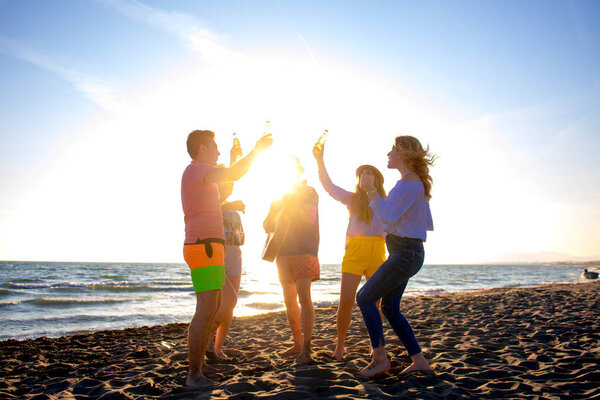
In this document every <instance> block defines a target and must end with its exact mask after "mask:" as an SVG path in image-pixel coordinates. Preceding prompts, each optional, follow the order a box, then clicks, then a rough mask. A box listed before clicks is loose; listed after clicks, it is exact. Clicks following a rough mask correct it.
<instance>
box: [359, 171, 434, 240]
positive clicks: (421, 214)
mask: <svg viewBox="0 0 600 400" xmlns="http://www.w3.org/2000/svg"><path fill="white" fill-rule="evenodd" d="M370 205H371V209H372V210H374V211H375V212H376V213H377V215H378V216H379V219H381V221H382V222H383V223H384V224H385V231H386V232H387V233H391V234H393V235H397V236H404V237H409V238H415V239H422V240H423V241H425V240H426V239H427V231H432V230H433V218H432V217H431V209H430V208H429V201H427V199H426V198H425V189H424V188H423V183H422V182H421V181H402V180H400V181H398V182H397V183H396V186H394V188H393V189H392V190H391V191H390V193H389V194H388V196H387V198H386V199H385V200H384V199H382V198H381V196H379V195H377V196H376V197H375V198H374V199H373V200H371V203H370Z"/></svg>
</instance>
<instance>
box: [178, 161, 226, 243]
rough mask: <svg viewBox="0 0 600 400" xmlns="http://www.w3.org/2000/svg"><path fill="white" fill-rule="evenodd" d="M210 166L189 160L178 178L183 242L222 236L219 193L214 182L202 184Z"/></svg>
mask: <svg viewBox="0 0 600 400" xmlns="http://www.w3.org/2000/svg"><path fill="white" fill-rule="evenodd" d="M213 168H214V167H213V166H212V165H210V164H206V163H200V162H197V161H192V162H191V164H190V165H188V166H187V168H186V169H185V171H183V176H182V177H181V204H182V205H183V214H184V220H185V243H195V242H196V240H198V239H200V240H203V239H208V238H215V239H225V232H224V229H223V215H222V214H221V195H220V194H219V187H218V186H217V184H216V183H204V176H205V175H206V174H207V173H208V172H210V171H211V170H212V169H213Z"/></svg>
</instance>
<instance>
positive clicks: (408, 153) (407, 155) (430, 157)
mask: <svg viewBox="0 0 600 400" xmlns="http://www.w3.org/2000/svg"><path fill="white" fill-rule="evenodd" d="M395 143H396V146H395V149H396V151H397V152H399V153H400V155H401V156H402V158H403V159H404V162H405V163H406V165H407V166H408V168H410V169H411V171H413V172H414V173H416V174H417V175H418V176H419V179H421V182H422V183H423V188H424V189H425V198H426V199H427V200H430V199H431V186H432V185H433V178H432V177H431V175H429V167H430V166H432V165H433V163H434V161H435V160H436V159H437V156H436V155H435V154H432V153H430V152H429V146H427V148H425V149H424V148H423V146H422V145H421V142H419V140H418V139H417V138H415V137H413V136H408V135H403V136H398V137H396V140H395Z"/></svg>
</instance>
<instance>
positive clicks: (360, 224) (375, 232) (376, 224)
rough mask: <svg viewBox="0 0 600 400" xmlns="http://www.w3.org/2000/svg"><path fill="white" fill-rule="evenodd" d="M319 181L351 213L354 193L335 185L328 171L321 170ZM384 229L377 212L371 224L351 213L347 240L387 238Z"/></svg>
mask: <svg viewBox="0 0 600 400" xmlns="http://www.w3.org/2000/svg"><path fill="white" fill-rule="evenodd" d="M319 180H320V181H321V184H322V185H323V188H324V189H325V191H326V192H327V193H328V194H329V195H330V196H331V197H333V198H334V199H335V200H337V201H339V202H340V203H343V204H344V205H345V206H346V207H347V208H348V212H350V200H351V199H352V196H353V195H354V193H352V192H348V191H347V190H344V189H342V188H341V187H339V186H336V185H334V184H333V182H332V181H331V178H330V177H329V174H327V171H326V170H324V169H321V170H319ZM384 228H385V225H384V224H383V222H381V220H380V219H379V217H378V216H377V214H376V213H375V212H373V219H372V220H371V223H370V224H367V223H366V222H364V221H361V220H360V219H359V218H358V217H357V216H356V215H353V214H352V213H350V218H349V220H348V228H347V229H346V239H349V238H353V237H357V236H381V237H385V235H386V233H385V230H384Z"/></svg>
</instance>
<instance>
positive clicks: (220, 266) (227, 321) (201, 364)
mask: <svg viewBox="0 0 600 400" xmlns="http://www.w3.org/2000/svg"><path fill="white" fill-rule="evenodd" d="M272 142H273V139H272V137H271V135H263V136H262V137H261V138H260V139H259V140H258V141H257V142H256V144H255V146H254V148H253V149H252V150H251V151H250V152H249V153H248V155H246V156H245V157H243V158H242V154H241V149H240V148H239V147H236V146H234V148H232V150H231V153H230V156H231V159H230V160H231V161H230V166H229V167H225V166H222V165H220V166H218V165H217V160H218V157H219V155H220V153H219V151H218V148H217V145H216V143H215V134H214V133H213V132H212V131H193V132H191V133H190V134H189V135H188V139H187V149H188V153H189V155H190V157H191V158H192V161H191V163H190V165H189V166H188V167H187V168H186V170H185V171H184V173H183V177H182V186H181V197H182V205H183V211H184V216H185V231H186V236H185V243H184V249H183V254H184V259H185V261H186V263H187V264H188V266H189V267H190V271H191V276H192V282H193V286H194V291H195V293H196V311H195V313H194V316H193V318H192V320H191V322H190V325H189V331H188V356H189V371H188V376H187V380H186V384H187V385H188V386H200V385H204V384H207V383H210V380H209V379H208V378H207V377H206V375H205V373H206V371H207V368H209V367H208V366H207V365H206V362H205V360H206V355H207V354H208V355H211V356H214V357H217V358H225V357H226V355H225V354H224V352H223V350H222V346H223V343H224V342H225V338H226V336H227V332H228V331H229V327H230V325H231V321H232V317H233V309H234V307H235V304H236V301H237V292H238V290H239V286H240V279H241V264H242V261H241V251H240V246H241V245H242V244H243V242H244V233H243V229H242V226H241V220H240V218H239V212H243V211H244V204H243V203H242V202H241V201H234V202H227V198H228V197H229V195H230V194H231V191H232V187H233V186H232V185H233V182H235V181H237V180H239V179H240V178H242V177H243V176H244V175H245V174H246V173H247V172H248V171H249V169H250V167H251V165H252V163H253V161H254V160H255V158H256V157H257V156H258V155H259V154H260V153H261V152H263V151H264V150H266V149H267V148H269V147H270V146H271V144H272ZM324 153H325V146H324V144H321V143H318V144H316V145H315V147H314V148H313V155H314V157H315V159H316V162H317V166H318V169H319V180H320V181H321V184H322V185H323V188H324V189H325V191H326V192H327V193H328V194H329V195H330V196H331V197H332V198H334V199H335V200H337V201H339V202H341V203H342V204H344V205H345V206H346V207H347V209H348V211H349V215H350V216H349V221H348V228H347V231H346V250H345V253H344V258H343V260H342V268H341V290H340V301H339V306H338V310H337V343H336V347H335V350H334V353H333V355H332V356H333V357H334V358H335V359H336V360H339V361H342V360H343V358H344V343H345V338H346V333H347V330H348V327H349V325H350V321H351V318H352V307H353V305H354V299H355V298H356V301H357V303H358V306H359V308H360V311H361V313H362V316H363V319H364V322H365V325H366V327H367V331H368V334H369V338H370V342H371V347H372V360H371V362H370V363H369V364H368V365H367V366H366V367H365V368H364V369H363V370H361V371H360V374H361V375H362V376H365V377H374V376H377V375H380V374H382V373H385V372H386V371H388V370H389V369H390V366H391V364H390V361H389V359H388V357H387V353H386V350H385V338H384V335H383V326H382V314H383V316H385V317H386V319H387V320H388V321H389V323H390V325H391V326H392V328H393V329H394V331H395V333H396V334H397V335H398V337H399V338H400V340H401V341H402V343H403V344H404V346H405V347H406V350H407V352H408V355H409V356H410V357H411V359H412V364H411V365H409V366H408V367H406V368H405V369H404V370H403V371H402V372H403V373H408V372H412V371H427V370H429V369H430V366H429V364H428V362H427V360H426V359H425V357H424V355H423V352H422V350H421V348H420V346H419V343H418V341H417V339H416V337H415V335H414V333H413V330H412V328H411V326H410V324H409V322H408V321H407V320H406V318H405V317H404V316H403V315H402V313H401V312H400V301H401V298H402V295H403V293H404V290H405V288H406V285H407V282H408V280H409V278H411V277H412V276H413V275H415V274H416V273H417V272H418V271H419V270H420V268H421V266H422V265H423V259H424V249H423V242H424V241H425V240H426V238H427V231H431V230H433V222H432V217H431V211H430V208H429V199H430V198H431V185H432V178H431V175H430V174H429V167H430V166H431V165H432V164H433V162H434V160H435V156H433V155H432V154H431V153H430V152H429V149H428V148H423V146H422V145H421V143H420V142H419V140H417V139H416V138H414V137H412V136H398V137H396V138H395V141H394V145H393V146H392V150H391V151H390V152H389V153H388V165H387V166H388V168H391V169H396V170H398V171H399V172H400V175H401V179H400V180H399V181H398V182H397V183H396V185H395V186H394V187H393V188H392V190H391V191H390V192H389V193H388V194H386V191H385V189H384V187H383V183H384V178H383V175H382V174H381V172H380V171H379V170H378V169H377V168H375V167H374V166H372V165H361V166H360V167H358V168H357V170H356V177H357V178H358V183H357V185H356V188H355V190H354V191H353V192H350V191H347V190H344V189H342V188H340V187H338V186H336V185H335V184H334V183H333V182H332V181H331V178H330V177H329V174H328V173H327V169H326V167H325V162H324ZM281 219H286V222H287V234H286V236H285V240H284V242H283V244H282V245H281V248H280V249H279V251H278V255H277V258H276V264H277V271H278V275H279V281H280V283H281V287H282V290H283V297H284V302H285V306H286V312H287V318H288V323H289V325H290V328H291V331H292V338H293V345H292V347H291V348H290V349H288V350H286V351H285V352H283V353H282V355H283V356H290V355H294V356H296V362H297V363H299V364H305V363H308V362H310V361H311V339H312V331H313V326H314V319H315V312H314V307H313V303H312V298H311V284H312V282H314V281H315V280H318V279H319V278H320V264H319V259H318V250H319V213H318V195H317V192H316V191H315V189H314V188H312V187H310V186H309V185H308V184H307V182H306V180H300V179H298V182H297V183H296V184H295V185H294V186H293V188H292V189H291V190H290V192H289V193H287V194H286V195H284V196H282V197H281V198H280V199H277V200H275V201H273V202H272V204H271V207H270V209H269V213H268V215H267V218H266V219H265V221H264V228H265V230H266V231H267V232H271V231H273V230H274V229H275V226H276V225H277V224H278V223H279V222H280V220H281ZM386 246H387V250H388V253H389V256H388V257H387V258H386ZM363 276H365V278H366V283H365V284H364V285H363V287H362V288H361V289H360V290H358V292H357V289H358V285H359V284H360V281H361V278H362V277H363ZM298 303H299V304H298Z"/></svg>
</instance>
